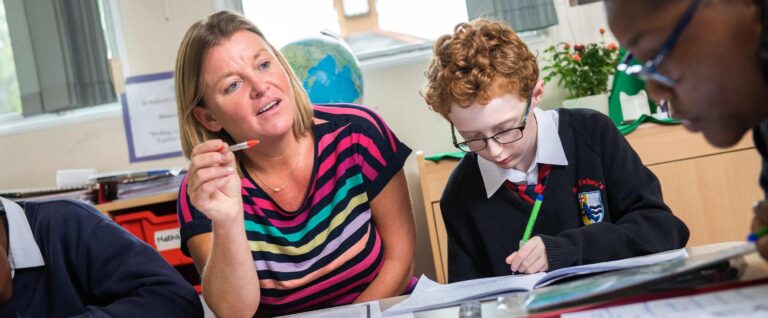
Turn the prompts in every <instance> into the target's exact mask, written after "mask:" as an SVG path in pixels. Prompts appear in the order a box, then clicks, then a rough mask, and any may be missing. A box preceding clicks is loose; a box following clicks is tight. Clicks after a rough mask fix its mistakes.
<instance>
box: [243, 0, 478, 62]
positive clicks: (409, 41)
mask: <svg viewBox="0 0 768 318" xmlns="http://www.w3.org/2000/svg"><path fill="white" fill-rule="evenodd" d="M242 4H243V12H244V14H245V16H246V17H248V18H249V19H250V20H251V21H253V22H254V23H255V24H256V25H257V26H258V27H259V28H260V29H261V30H262V32H264V35H265V36H266V38H267V39H268V40H269V41H270V42H271V43H272V44H273V45H274V46H276V47H278V48H281V47H283V46H284V45H285V44H288V43H290V42H292V41H295V40H299V39H302V38H304V37H307V36H311V35H315V34H319V33H320V31H322V30H330V31H332V32H333V33H336V34H338V35H340V36H341V37H343V38H344V39H345V40H346V41H347V43H348V44H349V46H350V47H351V48H352V51H353V52H354V53H355V54H356V55H357V57H358V58H359V59H361V60H365V59H369V58H376V57H381V56H387V55H396V54H399V53H403V52H406V51H412V50H420V49H425V50H428V49H430V48H431V44H432V42H433V41H434V40H435V39H436V38H437V37H439V36H440V35H443V34H446V33H451V32H452V31H453V27H454V26H455V25H456V24H457V23H459V22H462V21H467V7H466V2H465V0H417V1H413V0H284V1H255V0H243V1H242Z"/></svg>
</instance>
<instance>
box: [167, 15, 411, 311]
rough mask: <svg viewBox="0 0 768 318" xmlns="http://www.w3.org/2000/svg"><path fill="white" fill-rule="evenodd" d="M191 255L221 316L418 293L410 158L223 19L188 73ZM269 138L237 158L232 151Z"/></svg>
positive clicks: (182, 201)
mask: <svg viewBox="0 0 768 318" xmlns="http://www.w3.org/2000/svg"><path fill="white" fill-rule="evenodd" d="M176 96H177V103H178V112H179V121H180V127H181V131H182V132H183V133H182V146H183V150H184V153H185V155H186V156H187V157H189V158H190V160H191V163H190V167H189V172H188V174H187V179H186V180H185V181H183V183H182V186H181V190H180V191H179V209H178V217H179V222H180V223H181V236H182V251H184V253H187V254H188V255H191V256H192V258H193V259H194V261H195V265H196V266H197V268H198V270H199V272H200V273H201V276H202V281H203V294H204V297H205V300H206V303H207V304H208V305H209V306H210V307H211V309H212V310H213V311H214V312H215V313H216V314H217V315H219V316H223V317H230V316H236V317H245V316H252V315H253V314H254V313H257V315H259V316H275V315H282V314H289V313H295V312H301V311H308V310H312V309H317V308H323V307H330V306H336V305H343V304H349V303H353V302H364V301H370V300H375V299H380V298H385V297H391V296H396V295H400V294H402V293H403V292H405V291H408V290H410V288H411V287H412V286H413V280H412V276H411V275H412V271H413V269H412V265H413V253H414V244H415V243H414V240H415V239H414V236H415V229H414V223H413V216H412V214H411V205H410V199H409V197H408V189H407V187H406V181H405V176H404V173H403V170H402V168H403V164H404V162H405V159H406V158H407V157H408V155H409V154H410V152H411V150H410V149H409V148H408V147H407V146H406V145H404V144H403V143H401V142H400V141H399V140H398V139H397V137H395V135H394V133H393V132H392V131H391V130H389V128H388V127H387V125H386V124H385V123H384V121H383V120H382V119H381V118H380V117H379V116H378V115H377V114H375V113H374V112H373V111H371V110H370V109H368V108H366V107H362V106H356V105H348V104H336V105H315V106H313V105H312V104H310V101H309V99H308V97H307V94H306V92H305V91H304V89H303V88H302V86H301V83H300V82H299V80H298V79H297V78H296V76H295V75H294V74H293V72H292V71H291V68H290V66H289V64H288V63H287V62H286V60H285V58H284V57H283V56H282V55H281V54H280V51H278V50H277V49H276V48H274V47H273V46H272V45H271V44H270V43H269V42H268V41H267V40H266V39H265V37H264V35H263V34H262V33H261V32H260V31H259V30H258V29H257V28H256V26H255V25H253V23H251V22H250V21H248V20H246V19H245V18H244V17H242V16H241V15H239V14H237V13H233V12H227V11H222V12H219V13H216V14H213V15H211V16H208V17H206V18H204V19H203V20H201V21H199V22H197V23H195V24H194V25H192V26H191V27H190V29H189V30H188V31H187V33H186V35H185V37H184V39H183V41H182V43H181V47H180V48H179V53H178V57H177V62H176ZM251 139H257V140H260V143H259V144H258V145H257V146H255V147H253V148H250V149H247V150H243V151H239V152H237V153H236V154H234V153H233V152H231V151H228V150H227V148H226V145H232V144H236V143H241V142H244V141H247V140H251Z"/></svg>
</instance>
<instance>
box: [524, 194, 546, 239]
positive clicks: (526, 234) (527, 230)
mask: <svg viewBox="0 0 768 318" xmlns="http://www.w3.org/2000/svg"><path fill="white" fill-rule="evenodd" d="M541 201H544V196H543V195H541V194H539V196H537V197H536V202H535V203H533V210H532V211H531V217H530V218H528V225H526V226H525V232H524V233H523V239H522V240H521V241H522V242H523V244H525V243H528V239H530V238H531V232H533V224H534V223H536V218H537V217H538V216H539V209H541ZM521 245H522V244H521Z"/></svg>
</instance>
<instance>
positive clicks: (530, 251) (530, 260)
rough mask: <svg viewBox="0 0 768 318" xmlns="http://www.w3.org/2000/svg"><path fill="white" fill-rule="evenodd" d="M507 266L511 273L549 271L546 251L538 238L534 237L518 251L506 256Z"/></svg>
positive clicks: (542, 242)
mask: <svg viewBox="0 0 768 318" xmlns="http://www.w3.org/2000/svg"><path fill="white" fill-rule="evenodd" d="M506 261H507V264H509V265H510V267H511V268H512V271H513V272H517V273H525V274H533V273H538V272H546V271H547V270H548V269H549V262H548V261H547V249H546V247H545V246H544V241H542V240H541V238H540V237H538V236H534V237H533V238H531V239H530V240H528V242H527V243H525V245H523V246H522V247H521V248H520V250H518V251H517V252H514V253H512V254H511V255H509V256H507V259H506Z"/></svg>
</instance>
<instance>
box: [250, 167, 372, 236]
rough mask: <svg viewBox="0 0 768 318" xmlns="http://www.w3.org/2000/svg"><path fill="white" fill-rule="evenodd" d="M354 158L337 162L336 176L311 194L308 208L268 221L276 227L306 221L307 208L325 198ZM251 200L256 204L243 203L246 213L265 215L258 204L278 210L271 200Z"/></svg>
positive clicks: (292, 225) (289, 225)
mask: <svg viewBox="0 0 768 318" xmlns="http://www.w3.org/2000/svg"><path fill="white" fill-rule="evenodd" d="M357 156H359V155H357ZM354 160H355V158H353V157H351V156H350V157H349V158H347V160H345V161H344V162H342V163H341V164H339V165H338V166H337V168H336V177H335V178H334V179H332V180H330V181H328V182H326V183H325V184H324V185H323V187H321V188H320V189H319V190H317V192H315V194H313V195H312V204H310V207H309V208H307V209H306V210H303V211H300V212H299V213H298V214H296V217H295V218H293V219H290V220H270V223H271V224H272V225H274V226H276V227H294V226H297V225H299V224H301V223H303V222H304V221H306V220H307V217H308V216H309V210H310V209H311V208H312V207H314V206H315V205H316V204H317V202H318V201H320V200H322V199H323V198H325V196H326V195H328V194H329V193H330V192H331V191H332V190H333V187H334V186H335V185H336V181H338V179H339V178H340V177H341V175H342V174H344V172H345V171H346V170H347V169H348V168H349V167H350V166H352V165H353V164H354V162H352V161H354ZM319 175H320V174H318V176H319ZM253 201H254V202H255V203H256V206H253V205H250V204H244V205H243V210H244V211H245V212H246V213H249V214H256V215H261V216H263V217H266V215H265V214H264V211H261V209H260V208H259V206H258V205H261V204H264V205H267V206H268V207H272V209H274V210H279V209H278V208H277V207H275V206H274V204H272V202H270V201H268V200H264V199H258V198H253Z"/></svg>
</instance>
